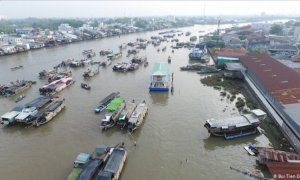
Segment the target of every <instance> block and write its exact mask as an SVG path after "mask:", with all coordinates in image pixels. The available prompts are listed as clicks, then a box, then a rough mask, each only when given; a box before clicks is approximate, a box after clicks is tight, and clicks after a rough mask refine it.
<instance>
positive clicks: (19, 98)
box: [15, 94, 26, 103]
mask: <svg viewBox="0 0 300 180" xmlns="http://www.w3.org/2000/svg"><path fill="white" fill-rule="evenodd" d="M25 97H26V96H25V94H22V95H20V96H18V97H17V99H16V100H15V102H16V103H17V102H19V101H22V99H24V98H25Z"/></svg>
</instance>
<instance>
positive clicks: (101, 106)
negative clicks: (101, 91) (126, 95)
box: [94, 92, 120, 113]
mask: <svg viewBox="0 0 300 180" xmlns="http://www.w3.org/2000/svg"><path fill="white" fill-rule="evenodd" d="M119 95H120V93H119V92H113V93H111V94H110V95H108V96H107V97H106V98H104V99H103V100H101V101H100V104H99V106H97V107H96V108H95V110H94V111H95V113H100V112H101V111H102V110H104V109H105V108H106V107H107V105H108V104H109V103H110V102H111V101H112V100H113V99H114V98H116V97H118V96H119Z"/></svg>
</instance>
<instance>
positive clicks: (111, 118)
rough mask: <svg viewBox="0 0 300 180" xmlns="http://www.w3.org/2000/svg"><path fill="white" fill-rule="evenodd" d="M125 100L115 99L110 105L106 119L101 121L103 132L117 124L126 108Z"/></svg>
mask: <svg viewBox="0 0 300 180" xmlns="http://www.w3.org/2000/svg"><path fill="white" fill-rule="evenodd" d="M125 106H126V104H125V103H124V99H123V98H114V99H113V100H112V101H111V102H110V103H109V104H108V105H107V108H106V109H107V110H108V113H106V114H105V118H103V119H101V123H100V127H101V129H102V130H107V129H109V128H111V127H113V126H114V125H115V124H116V121H117V118H118V117H119V116H120V114H121V112H122V111H123V109H124V108H125Z"/></svg>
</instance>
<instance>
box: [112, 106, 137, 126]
mask: <svg viewBox="0 0 300 180" xmlns="http://www.w3.org/2000/svg"><path fill="white" fill-rule="evenodd" d="M136 107H137V105H136V104H135V103H134V100H133V101H132V102H126V106H125V109H124V110H123V111H122V112H121V114H120V116H119V117H118V119H117V125H118V126H119V127H120V128H121V129H123V128H125V126H126V124H127V121H128V120H129V118H130V117H131V115H132V113H133V112H134V110H135V108H136Z"/></svg>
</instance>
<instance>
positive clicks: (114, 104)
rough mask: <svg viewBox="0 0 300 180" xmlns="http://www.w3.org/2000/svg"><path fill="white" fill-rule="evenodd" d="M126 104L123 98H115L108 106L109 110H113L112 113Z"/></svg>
mask: <svg viewBox="0 0 300 180" xmlns="http://www.w3.org/2000/svg"><path fill="white" fill-rule="evenodd" d="M123 102H124V99H123V98H120V97H117V98H114V99H113V100H112V101H111V102H110V103H109V104H108V105H107V108H106V109H108V110H111V111H115V110H117V109H118V108H119V106H120V105H121V104H122V103H123Z"/></svg>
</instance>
